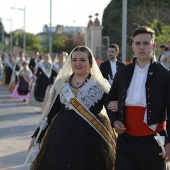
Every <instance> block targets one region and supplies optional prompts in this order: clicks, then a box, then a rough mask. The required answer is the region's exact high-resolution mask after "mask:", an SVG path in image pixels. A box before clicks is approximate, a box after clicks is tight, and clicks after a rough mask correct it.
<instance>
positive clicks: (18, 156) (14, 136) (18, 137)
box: [0, 85, 41, 170]
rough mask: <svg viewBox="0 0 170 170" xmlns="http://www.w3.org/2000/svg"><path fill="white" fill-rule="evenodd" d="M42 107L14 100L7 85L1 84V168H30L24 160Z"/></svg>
mask: <svg viewBox="0 0 170 170" xmlns="http://www.w3.org/2000/svg"><path fill="white" fill-rule="evenodd" d="M40 116H41V113H40V108H36V107H31V106H29V105H28V102H22V100H18V101H17V100H14V99H12V98H11V94H10V93H9V92H8V87H7V86H1V85H0V170H29V166H30V160H29V162H28V165H27V166H24V165H23V164H24V161H25V159H26V157H27V153H28V152H27V149H28V146H29V143H30V140H31V137H30V136H31V135H32V134H33V132H34V130H35V128H36V125H37V123H38V121H39V118H40Z"/></svg>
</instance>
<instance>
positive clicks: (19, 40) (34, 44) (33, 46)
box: [13, 33, 42, 52]
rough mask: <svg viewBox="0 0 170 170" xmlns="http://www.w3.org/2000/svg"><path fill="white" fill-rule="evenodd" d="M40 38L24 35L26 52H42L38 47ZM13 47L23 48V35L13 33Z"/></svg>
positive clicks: (28, 34)
mask: <svg viewBox="0 0 170 170" xmlns="http://www.w3.org/2000/svg"><path fill="white" fill-rule="evenodd" d="M40 42H41V40H40V38H39V37H38V36H36V35H34V34H31V33H26V52H32V51H39V52H42V49H41V46H40ZM13 45H16V46H19V47H20V48H22V47H23V33H18V34H17V33H14V35H13Z"/></svg>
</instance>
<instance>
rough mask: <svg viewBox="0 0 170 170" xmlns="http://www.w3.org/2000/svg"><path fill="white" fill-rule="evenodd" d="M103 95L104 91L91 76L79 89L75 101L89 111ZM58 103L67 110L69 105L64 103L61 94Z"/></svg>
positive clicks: (64, 100)
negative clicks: (79, 102)
mask: <svg viewBox="0 0 170 170" xmlns="http://www.w3.org/2000/svg"><path fill="white" fill-rule="evenodd" d="M103 94H104V90H103V89H102V87H101V86H100V84H99V83H98V82H97V81H96V80H95V79H94V77H93V76H91V78H90V79H88V80H87V82H86V83H85V84H84V85H83V86H82V87H81V89H80V91H79V92H78V94H77V99H78V100H79V101H81V102H82V103H83V104H84V105H85V106H86V107H87V108H88V109H89V108H90V107H91V106H94V104H95V103H97V102H98V100H100V99H101V98H102V97H103ZM60 101H61V103H63V104H64V105H65V108H69V106H70V104H69V103H68V102H67V101H66V99H65V97H64V95H63V93H62V92H61V93H60Z"/></svg>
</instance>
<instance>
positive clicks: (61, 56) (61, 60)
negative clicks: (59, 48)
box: [58, 54, 63, 62]
mask: <svg viewBox="0 0 170 170" xmlns="http://www.w3.org/2000/svg"><path fill="white" fill-rule="evenodd" d="M58 61H59V62H63V55H62V54H59V55H58Z"/></svg>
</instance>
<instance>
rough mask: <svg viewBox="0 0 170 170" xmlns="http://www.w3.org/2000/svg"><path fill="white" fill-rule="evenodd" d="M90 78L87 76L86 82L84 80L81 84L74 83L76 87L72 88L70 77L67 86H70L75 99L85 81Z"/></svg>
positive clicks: (71, 77)
mask: <svg viewBox="0 0 170 170" xmlns="http://www.w3.org/2000/svg"><path fill="white" fill-rule="evenodd" d="M90 76H91V75H90V74H89V75H88V76H87V78H86V80H85V81H84V82H83V83H80V82H76V83H75V84H76V86H74V85H73V84H72V79H73V75H72V76H70V79H69V84H70V86H71V88H72V91H73V93H74V94H75V96H76V97H77V94H78V93H79V92H80V89H81V87H82V86H83V85H84V84H85V82H86V81H87V79H89V78H90Z"/></svg>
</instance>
